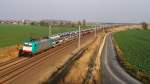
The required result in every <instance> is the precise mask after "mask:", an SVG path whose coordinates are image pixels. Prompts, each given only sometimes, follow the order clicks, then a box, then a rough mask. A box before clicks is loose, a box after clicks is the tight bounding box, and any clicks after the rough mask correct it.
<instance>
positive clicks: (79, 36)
mask: <svg viewBox="0 0 150 84" xmlns="http://www.w3.org/2000/svg"><path fill="white" fill-rule="evenodd" d="M80 38H81V35H80V25H79V33H78V48H79V49H80Z"/></svg>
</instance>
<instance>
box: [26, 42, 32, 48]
mask: <svg viewBox="0 0 150 84" xmlns="http://www.w3.org/2000/svg"><path fill="white" fill-rule="evenodd" d="M24 46H26V47H32V44H28V43H25V44H24Z"/></svg>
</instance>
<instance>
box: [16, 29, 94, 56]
mask: <svg viewBox="0 0 150 84" xmlns="http://www.w3.org/2000/svg"><path fill="white" fill-rule="evenodd" d="M91 32H94V29H86V30H81V35H85V34H88V33H91ZM78 34H79V32H78V31H72V32H65V33H60V34H57V35H54V36H51V37H47V38H45V39H41V40H35V39H32V40H30V41H27V42H24V44H23V46H22V48H20V49H19V54H18V56H19V57H21V56H33V55H34V54H36V53H38V52H41V51H44V50H47V49H49V48H51V47H55V46H56V45H57V44H60V43H61V42H63V41H66V40H69V39H71V38H76V37H77V36H78Z"/></svg>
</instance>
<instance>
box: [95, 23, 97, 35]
mask: <svg viewBox="0 0 150 84" xmlns="http://www.w3.org/2000/svg"><path fill="white" fill-rule="evenodd" d="M96 30H97V26H96V25H95V37H96Z"/></svg>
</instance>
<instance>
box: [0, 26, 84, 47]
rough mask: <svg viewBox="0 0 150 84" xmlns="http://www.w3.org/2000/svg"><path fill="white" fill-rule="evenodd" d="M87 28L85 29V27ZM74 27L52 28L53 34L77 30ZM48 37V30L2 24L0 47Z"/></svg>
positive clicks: (39, 27) (38, 27)
mask: <svg viewBox="0 0 150 84" xmlns="http://www.w3.org/2000/svg"><path fill="white" fill-rule="evenodd" d="M84 28H85V27H84ZM77 29H78V28H73V27H60V26H57V27H52V34H56V33H60V32H68V31H73V30H77ZM44 36H48V28H47V27H41V26H31V25H12V24H0V47H6V46H9V45H14V44H18V43H22V42H24V41H26V40H28V39H29V38H31V37H44Z"/></svg>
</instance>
